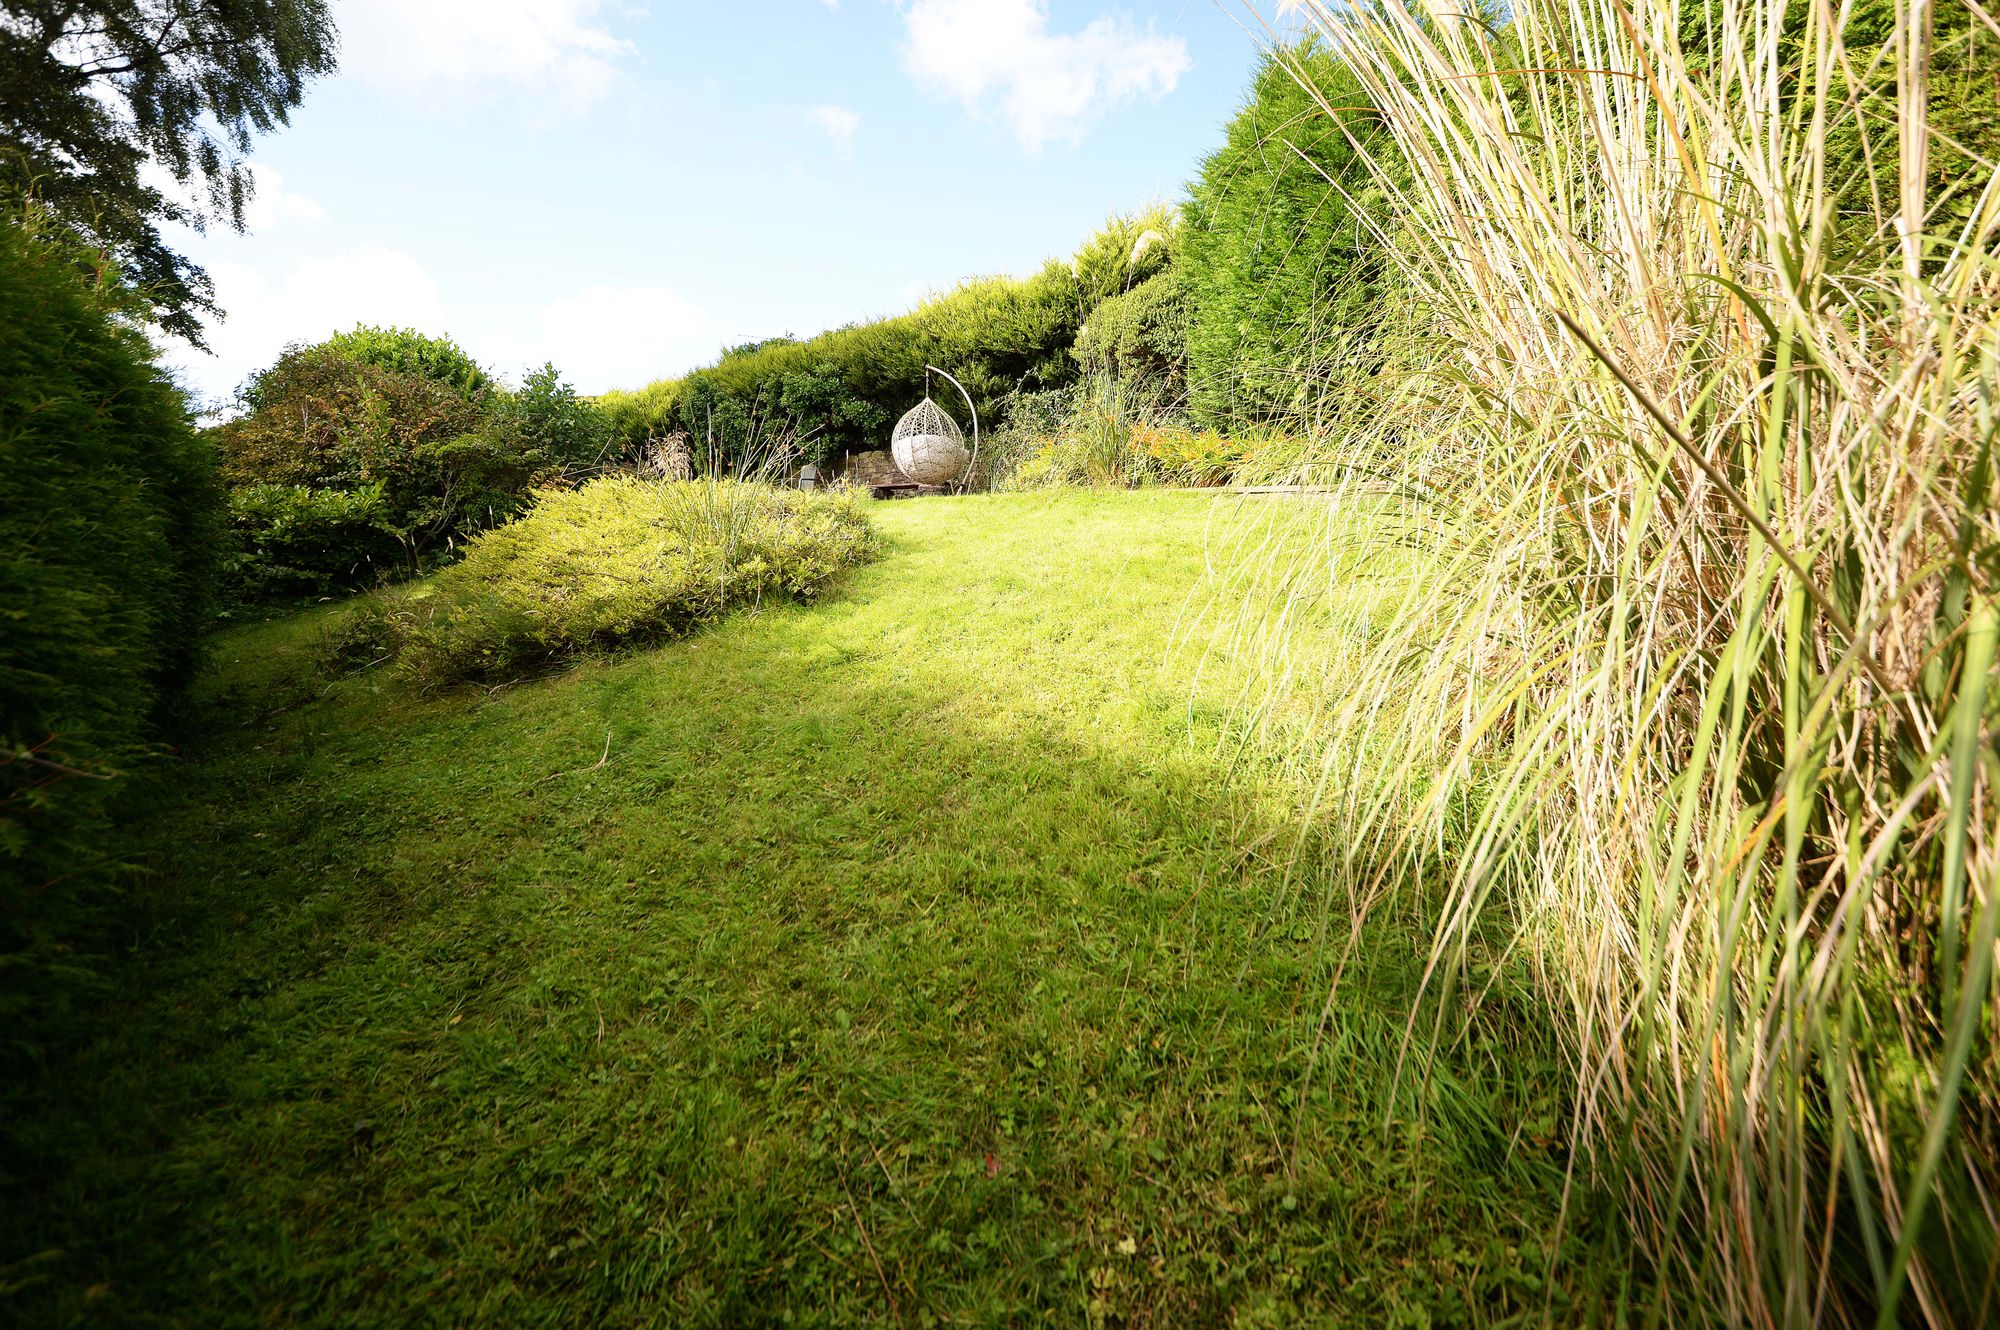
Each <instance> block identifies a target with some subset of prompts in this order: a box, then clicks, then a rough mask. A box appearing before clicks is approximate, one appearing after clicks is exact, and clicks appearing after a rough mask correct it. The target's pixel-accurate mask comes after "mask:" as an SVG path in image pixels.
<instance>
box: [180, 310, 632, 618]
mask: <svg viewBox="0 0 2000 1330" xmlns="http://www.w3.org/2000/svg"><path fill="white" fill-rule="evenodd" d="M243 399H244V402H245V404H246V405H248V406H249V407H250V408H251V409H250V410H249V411H248V412H247V413H245V414H244V415H242V416H239V417H238V418H236V419H234V420H231V421H229V422H227V423H225V424H223V425H220V426H218V427H216V428H215V429H213V430H212V431H210V437H211V438H212V439H213V441H214V443H215V445H216V449H217V452H218V454H219V455H220V458H221V464H222V473H223V476H224V478H225V479H226V480H228V481H229V482H230V484H232V485H233V486H236V487H238V488H240V489H247V490H250V491H253V492H252V493H248V494H246V495H245V497H244V498H243V499H242V501H241V502H240V503H239V504H238V513H237V517H238V529H239V531H240V532H241V533H242V534H243V535H244V536H245V537H246V538H247V539H248V540H249V541H250V542H251V543H250V544H249V545H248V546H247V547H246V551H245V553H246V557H245V559H244V560H243V561H242V562H240V564H239V569H240V570H241V571H242V573H243V574H244V576H243V577H242V578H241V579H240V581H239V590H240V591H242V592H244V593H253V592H255V591H257V590H259V589H260V588H261V589H275V588H276V587H278V586H281V585H293V586H295V587H298V589H306V590H330V589H334V588H336V587H340V586H353V585H357V584H359V583H361V582H365V581H372V580H375V579H376V578H379V577H380V576H382V575H383V574H385V573H388V572H390V571H392V570H396V569H398V567H400V570H401V571H405V572H408V571H414V570H417V569H420V568H422V567H424V566H425V565H426V563H428V562H432V561H434V559H435V556H438V555H440V554H442V553H445V552H448V551H449V550H450V549H452V548H454V547H455V546H456V545H457V544H458V543H459V542H461V541H462V540H463V539H464V538H465V537H466V536H468V535H470V534H471V533H473V532H475V531H478V530H481V529H483V528H485V527H488V526H491V525H494V524H495V523H498V522H502V521H505V520H507V519H508V518H509V517H512V516H514V515H515V514H516V513H519V512H520V511H522V509H523V508H525V507H526V505H527V504H528V502H529V500H530V496H531V495H532V493H533V491H534V490H535V489H536V488H537V487H538V486H541V485H544V484H547V483H550V482H552V481H554V480H556V479H558V478H559V477H560V476H561V475H562V474H563V471H564V469H565V467H566V466H579V465H586V464H588V463H590V462H593V461H595V459H596V457H597V456H598V455H599V454H600V453H601V452H602V451H603V448H604V445H605V441H606V439H607V438H608V425H607V424H606V423H605V421H604V419H603V417H602V415H601V414H600V413H599V412H598V411H597V410H596V408H595V407H594V406H593V405H591V404H590V403H588V402H586V401H583V400H582V399H580V398H578V397H577V395H576V393H575V392H574V391H573V390H572V389H571V388H570V387H569V386H568V385H567V384H565V383H563V382H562V381H561V378H560V377H559V376H558V375H557V373H556V371H555V369H554V367H553V366H545V367H544V368H543V369H541V370H539V371H537V372H536V373H534V374H532V375H530V376H529V378H528V381H527V383H525V384H524V385H523V386H522V388H521V390H520V391H519V392H518V393H511V394H510V393H507V392H505V391H504V390H502V389H499V388H496V387H494V386H493V385H492V384H491V381H490V380H488V379H487V378H486V376H485V374H484V371H481V370H479V368H478V366H477V365H474V364H473V363H472V362H471V361H470V360H469V359H467V358H466V357H465V356H464V354H463V353H462V352H460V351H459V350H458V349H457V347H456V346H454V345H453V344H452V343H450V342H449V341H447V340H444V339H434V338H425V337H421V336H419V335H417V334H414V333H406V332H399V331H394V330H388V331H385V330H380V329H369V328H363V329H357V330H356V331H355V332H352V333H344V334H342V335H341V336H339V337H336V338H333V339H332V340H330V341H327V342H323V343H320V344H319V345H316V346H301V347H292V348H289V349H288V350H286V352H285V353H284V355H283V356H281V357H280V358H279V360H278V362H277V363H276V364H275V365H273V366H271V367H270V368H269V369H267V370H265V371H263V372H262V373H260V374H259V375H257V376H256V377H255V378H254V379H253V380H252V381H251V383H250V385H249V386H248V387H247V388H246V389H245V391H244V394H243ZM271 486H276V487H281V488H282V489H285V490H288V491H291V492H292V493H291V494H290V495H289V497H281V496H280V495H278V494H277V493H276V492H275V491H273V490H270V489H268V488H266V487H271ZM338 495H348V496H353V497H351V498H350V500H348V501H346V502H345V507H343V501H341V500H338V499H337V498H336V497H335V496H338ZM360 496H368V497H367V498H366V501H365V503H364V502H363V500H362V498H361V497H360ZM356 504H360V505H361V507H358V508H357V507H356V506H355V505H356ZM364 508H365V512H366V516H365V518H363V517H362V516H361V515H360V514H361V512H362V509H364ZM315 525H316V531H317V534H319V535H321V536H324V537H326V538H327V539H328V540H329V541H330V542H332V543H330V544H329V545H328V546H327V547H326V548H325V549H324V550H323V551H322V552H321V554H320V555H319V556H318V557H297V556H303V555H304V554H305V553H306V551H305V550H304V548H303V545H304V543H305V542H308V541H309V540H310V539H311V538H312V535H313V534H314V533H313V531H312V530H309V528H314V527H315ZM384 536H386V537H388V538H389V541H391V542H393V545H391V544H388V543H386V542H385V541H384V539H383V537H384ZM308 573H316V574H317V575H318V577H319V578H320V580H319V581H318V583H317V584H316V585H311V586H304V585H302V584H301V575H304V574H308ZM265 574H270V576H268V577H267V576H265ZM305 580H306V581H310V580H311V579H310V578H306V579H305Z"/></svg>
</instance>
